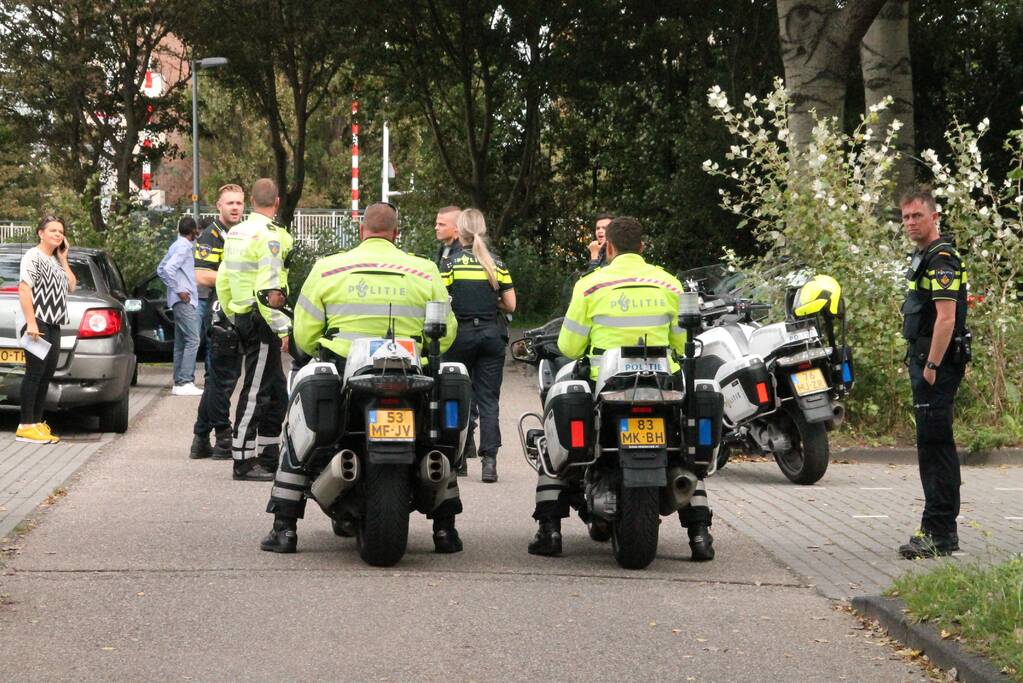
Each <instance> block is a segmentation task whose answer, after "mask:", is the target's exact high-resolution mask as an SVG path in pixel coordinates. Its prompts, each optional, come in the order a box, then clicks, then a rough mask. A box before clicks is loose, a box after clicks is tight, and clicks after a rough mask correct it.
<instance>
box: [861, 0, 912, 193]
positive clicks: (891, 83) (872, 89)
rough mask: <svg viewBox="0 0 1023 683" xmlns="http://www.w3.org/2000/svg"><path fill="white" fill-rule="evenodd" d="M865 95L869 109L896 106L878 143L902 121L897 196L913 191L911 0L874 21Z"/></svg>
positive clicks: (864, 57) (865, 60) (892, 5)
mask: <svg viewBox="0 0 1023 683" xmlns="http://www.w3.org/2000/svg"><path fill="white" fill-rule="evenodd" d="M860 61H861V62H862V64H863V91H864V95H865V100H866V105H867V107H870V106H871V105H873V104H877V103H878V102H880V101H881V100H883V99H884V98H885V97H887V96H888V95H891V96H892V98H893V100H894V101H893V102H892V105H891V106H890V107H888V108H887V109H885V110H884V111H882V112H880V116H881V119H880V121H879V122H878V125H877V127H876V129H875V130H874V131H873V132H874V135H875V139H880V138H881V137H882V136H884V134H885V131H887V129H888V127H889V126H890V125H891V124H892V122H893V121H895V120H896V119H898V120H899V121H900V122H901V123H902V128H901V129H900V130H899V132H898V137H897V138H896V140H895V146H896V148H897V149H898V150H899V152H900V153H901V154H902V157H901V158H900V159H899V163H898V166H897V167H896V172H897V176H896V192H897V193H898V194H901V193H902V192H904V191H906V190H908V189H909V188H911V187H912V186H913V184H914V182H915V181H916V165H915V162H914V160H913V158H912V157H913V156H914V155H915V154H916V139H915V138H916V129H915V127H914V125H913V67H912V63H911V62H910V55H909V0H888V3H887V4H886V5H885V6H884V7H883V8H882V9H881V12H880V13H879V14H878V15H877V18H876V19H874V23H873V24H871V26H870V30H868V31H867V34H866V35H865V36H863V42H862V44H861V45H860Z"/></svg>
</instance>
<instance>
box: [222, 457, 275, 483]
mask: <svg viewBox="0 0 1023 683" xmlns="http://www.w3.org/2000/svg"><path fill="white" fill-rule="evenodd" d="M232 478H233V479H234V480H235V481H273V480H274V471H272V470H268V469H266V468H265V467H263V466H262V465H260V464H259V461H258V460H257V459H256V458H248V459H246V460H235V461H234V474H233V475H232Z"/></svg>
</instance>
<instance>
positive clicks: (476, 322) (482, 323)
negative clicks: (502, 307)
mask: <svg viewBox="0 0 1023 683" xmlns="http://www.w3.org/2000/svg"><path fill="white" fill-rule="evenodd" d="M458 324H459V325H472V326H473V327H487V326H488V325H496V324H497V319H496V318H478V317H477V318H469V317H465V318H458Z"/></svg>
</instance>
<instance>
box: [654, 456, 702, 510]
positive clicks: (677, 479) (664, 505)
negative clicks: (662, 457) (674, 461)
mask: <svg viewBox="0 0 1023 683" xmlns="http://www.w3.org/2000/svg"><path fill="white" fill-rule="evenodd" d="M698 481H699V480H698V479H697V478H696V475H695V474H693V473H692V472H690V471H689V470H685V469H682V468H681V467H678V466H676V467H670V468H668V485H667V486H665V487H664V488H662V489H661V505H660V507H661V510H660V512H661V516H662V517H667V516H668V515H671V514H674V513H675V512H677V511H679V510H681V509H682V508H684V507H685V506H686V505H689V501H690V500H692V498H693V492H694V491H696V484H697V483H698Z"/></svg>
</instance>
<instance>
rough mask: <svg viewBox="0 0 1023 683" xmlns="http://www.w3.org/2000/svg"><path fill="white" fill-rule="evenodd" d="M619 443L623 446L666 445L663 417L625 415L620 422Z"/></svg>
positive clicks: (652, 446) (648, 446) (647, 446)
mask: <svg viewBox="0 0 1023 683" xmlns="http://www.w3.org/2000/svg"><path fill="white" fill-rule="evenodd" d="M618 443H620V444H621V446H622V448H656V447H659V446H664V445H665V444H666V443H667V442H666V440H665V438H664V418H663V417H623V418H622V419H621V420H620V421H619V423H618Z"/></svg>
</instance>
